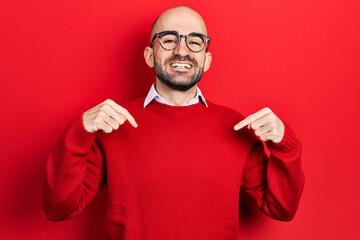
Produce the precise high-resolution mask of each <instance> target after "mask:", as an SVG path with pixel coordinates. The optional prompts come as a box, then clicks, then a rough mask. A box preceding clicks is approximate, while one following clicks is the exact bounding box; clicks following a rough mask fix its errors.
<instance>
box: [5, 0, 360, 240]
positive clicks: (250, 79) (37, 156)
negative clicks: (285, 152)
mask: <svg viewBox="0 0 360 240" xmlns="http://www.w3.org/2000/svg"><path fill="white" fill-rule="evenodd" d="M179 4H185V5H189V6H191V7H193V8H194V9H195V10H197V11H198V12H199V13H200V14H201V15H202V16H203V18H204V19H205V21H206V23H207V26H208V30H209V36H211V37H212V42H211V46H210V51H211V52H212V54H213V63H212V66H211V68H210V70H209V71H208V72H207V73H205V74H204V77H203V79H202V81H201V82H200V85H199V86H200V88H201V90H202V92H203V93H204V95H205V97H206V98H208V99H211V100H213V101H215V102H217V103H219V104H223V105H226V106H229V107H232V108H234V109H236V110H238V111H239V112H241V113H243V114H244V115H248V114H251V113H253V112H255V111H257V110H259V109H260V108H263V107H265V106H269V107H270V108H271V109H272V110H273V111H274V112H275V113H276V114H278V115H279V116H280V117H281V118H283V119H285V120H286V121H287V122H288V123H289V124H290V125H291V126H292V128H293V129H294V130H295V132H296V134H297V136H298V138H299V139H300V140H301V142H302V144H303V168H304V171H305V176H306V182H305V189H304V193H303V196H302V199H301V202H300V206H299V209H298V212H297V214H296V216H295V218H294V220H293V221H291V222H278V221H275V220H272V219H270V218H268V217H266V216H265V215H263V214H262V213H260V212H259V211H258V210H255V209H254V208H253V207H252V206H251V205H248V203H247V202H246V200H242V202H243V205H242V206H241V211H240V227H239V228H240V231H239V235H240V236H241V239H269V240H272V239H274V240H275V239H276V240H281V239H294V240H297V239H360V231H359V226H360V220H359V219H360V218H359V216H358V215H359V213H360V207H359V202H360V181H359V179H358V178H359V168H360V163H359V162H360V161H359V148H360V141H359V135H360V131H359V130H360V127H359V121H360V114H359V106H360V96H359V93H360V91H359V90H360V83H359V82H360V70H359V69H360V68H359V66H360V65H359V64H360V3H359V1H357V0H353V1H351V0H322V1H321V0H311V1H310V0H303V1H288V0H274V1H268V0H257V1H254V0H246V1H245V0H244V1H238V0H231V1H221V2H211V1H205V0H200V1H164V0H161V1H145V0H140V1H126V2H124V1H115V0H107V1H83V0H79V1H70V0H63V1H48V0H32V1H25V0H18V1H2V2H1V4H0V21H1V22H0V84H1V85H0V91H1V102H0V104H1V105H0V109H1V117H0V128H1V138H0V147H1V160H0V161H1V165H0V189H1V198H0V239H29V240H30V239H31V240H32V239H51V240H56V239H59V240H63V239H64V240H65V239H66V240H75V239H90V240H92V239H103V237H102V231H103V225H102V218H103V214H104V203H105V200H106V197H105V195H106V189H104V190H103V191H102V192H101V194H100V195H99V196H98V197H97V198H96V199H95V200H94V201H93V202H92V203H91V204H90V205H89V206H88V207H87V208H86V209H85V210H84V212H83V213H82V214H81V215H79V216H77V217H75V218H72V219H69V220H67V221H63V222H50V221H48V220H47V219H46V217H45V215H44V213H43V210H42V203H41V199H42V197H41V194H42V193H41V182H42V177H43V172H44V167H45V163H46V161H47V156H48V155H49V153H50V152H51V151H52V150H53V148H54V146H55V144H56V142H57V140H58V138H59V136H60V134H61V133H62V131H63V129H64V127H65V125H66V124H67V122H68V121H69V120H70V119H71V118H72V117H73V116H74V115H76V114H77V113H79V112H80V111H82V110H86V109H89V108H91V107H93V106H95V105H96V104H98V103H100V102H102V101H104V100H105V99H106V98H112V99H114V100H115V101H117V102H119V103H121V102H123V101H127V100H131V99H133V98H136V97H140V96H143V95H145V94H146V93H147V91H148V90H149V87H150V85H151V84H152V83H153V82H154V80H155V77H154V73H153V70H152V69H149V68H148V67H147V66H146V64H145V62H144V60H143V50H144V48H145V46H147V45H148V43H149V34H150V27H151V24H152V22H153V21H154V20H155V18H156V17H157V16H158V15H159V14H160V13H161V12H163V11H164V10H165V9H167V8H169V7H172V6H175V5H179Z"/></svg>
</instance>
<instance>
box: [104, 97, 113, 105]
mask: <svg viewBox="0 0 360 240" xmlns="http://www.w3.org/2000/svg"><path fill="white" fill-rule="evenodd" d="M104 103H105V104H111V103H113V100H111V99H110V98H108V99H106V100H105V101H104Z"/></svg>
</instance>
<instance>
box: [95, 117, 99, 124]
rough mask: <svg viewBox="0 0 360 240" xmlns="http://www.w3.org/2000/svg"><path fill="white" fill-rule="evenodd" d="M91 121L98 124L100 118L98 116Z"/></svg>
mask: <svg viewBox="0 0 360 240" xmlns="http://www.w3.org/2000/svg"><path fill="white" fill-rule="evenodd" d="M93 123H94V124H100V123H101V118H100V117H97V118H95V119H94V121H93Z"/></svg>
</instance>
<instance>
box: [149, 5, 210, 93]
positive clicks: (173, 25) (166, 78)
mask: <svg viewBox="0 0 360 240" xmlns="http://www.w3.org/2000/svg"><path fill="white" fill-rule="evenodd" d="M162 31H176V32H177V33H178V34H179V35H188V34H189V33H193V32H196V33H202V34H204V35H207V31H206V26H205V24H204V22H203V21H202V19H201V17H200V16H198V15H197V14H196V13H194V12H193V11H190V10H188V9H181V8H180V9H175V10H174V9H171V10H169V11H167V12H165V13H164V14H163V15H161V17H160V18H159V19H158V22H157V24H156V25H155V26H154V29H153V31H152V34H155V33H158V32H162ZM208 54H209V53H206V52H205V50H203V51H201V52H192V51H191V50H190V49H189V48H188V47H187V46H186V43H185V39H184V38H181V41H180V43H179V45H178V47H177V48H176V49H174V50H165V49H163V48H162V47H161V46H160V44H159V39H158V38H157V39H155V41H154V42H153V61H154V68H155V74H156V77H157V79H158V80H159V81H161V82H162V83H164V84H165V85H167V86H168V87H170V88H172V89H174V90H179V91H187V90H189V89H190V88H192V87H193V86H194V85H195V84H197V83H198V82H199V81H200V79H201V78H202V75H203V72H204V71H206V70H207V69H208V66H207V65H206V58H207V57H208Z"/></svg>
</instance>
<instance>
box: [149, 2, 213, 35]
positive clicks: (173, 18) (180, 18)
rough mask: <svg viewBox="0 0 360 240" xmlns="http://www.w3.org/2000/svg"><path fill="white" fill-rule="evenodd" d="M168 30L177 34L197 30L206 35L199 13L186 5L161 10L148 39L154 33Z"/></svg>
mask: <svg viewBox="0 0 360 240" xmlns="http://www.w3.org/2000/svg"><path fill="white" fill-rule="evenodd" d="M168 30H173V31H177V32H178V33H179V34H189V33H191V32H198V33H202V34H205V35H207V29H206V25H205V22H204V20H203V19H202V17H201V16H200V14H198V13H197V12H196V11H195V10H193V9H192V8H190V7H187V6H176V7H173V8H170V9H168V10H166V11H165V12H163V13H162V14H161V15H160V16H159V17H158V18H157V19H156V20H155V22H154V23H153V26H152V28H151V36H150V40H151V39H152V38H153V36H154V34H155V33H158V32H162V31H168Z"/></svg>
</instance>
